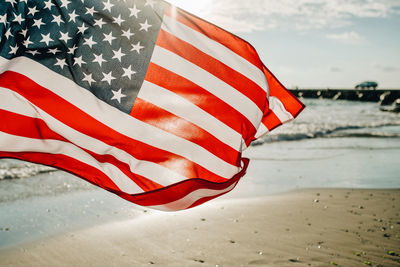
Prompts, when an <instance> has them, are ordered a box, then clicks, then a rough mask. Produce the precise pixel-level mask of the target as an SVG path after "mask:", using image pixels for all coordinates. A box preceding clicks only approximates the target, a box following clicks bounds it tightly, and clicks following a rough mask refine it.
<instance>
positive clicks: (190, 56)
mask: <svg viewBox="0 0 400 267" xmlns="http://www.w3.org/2000/svg"><path fill="white" fill-rule="evenodd" d="M156 44H157V45H158V46H161V47H163V48H165V49H167V50H169V51H171V52H173V53H175V54H177V55H179V56H180V57H182V58H185V59H186V60H188V61H190V62H192V63H193V64H195V65H197V66H199V67H201V68H202V69H204V70H206V71H207V72H209V73H211V74H212V75H214V76H216V77H217V78H219V79H220V80H222V81H224V82H225V83H227V84H229V85H230V86H232V87H233V88H235V89H236V90H238V91H239V92H241V93H242V94H243V95H245V96H246V97H248V98H249V99H251V100H252V101H253V102H254V103H255V104H256V105H257V106H258V108H259V109H260V110H262V111H263V110H264V109H265V106H266V103H267V93H266V92H265V91H264V89H262V88H261V87H260V86H258V85H257V84H256V83H255V82H253V81H252V80H250V79H248V78H247V77H245V76H243V75H242V74H241V73H239V72H237V71H235V70H233V69H232V68H230V67H228V66H227V65H225V64H223V63H221V62H220V61H218V60H216V59H215V58H213V57H211V56H209V55H208V54H206V53H204V52H202V51H200V50H199V49H197V48H196V47H194V46H192V45H191V44H188V43H187V42H185V41H183V40H181V39H179V38H177V37H175V36H174V35H172V34H170V33H168V32H166V31H164V30H161V31H160V33H159V35H158V39H157V42H156Z"/></svg>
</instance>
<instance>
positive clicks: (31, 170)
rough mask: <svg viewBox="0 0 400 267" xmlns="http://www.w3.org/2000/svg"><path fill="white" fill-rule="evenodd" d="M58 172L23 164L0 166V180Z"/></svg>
mask: <svg viewBox="0 0 400 267" xmlns="http://www.w3.org/2000/svg"><path fill="white" fill-rule="evenodd" d="M54 171H58V170H57V169H54V168H51V167H47V166H43V165H34V164H25V165H17V166H9V165H5V164H3V165H0V180H6V179H17V178H26V177H30V176H35V175H38V174H41V173H49V172H54Z"/></svg>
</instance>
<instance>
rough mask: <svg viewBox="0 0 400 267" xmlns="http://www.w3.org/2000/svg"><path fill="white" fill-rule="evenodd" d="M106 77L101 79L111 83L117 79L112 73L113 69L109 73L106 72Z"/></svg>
mask: <svg viewBox="0 0 400 267" xmlns="http://www.w3.org/2000/svg"><path fill="white" fill-rule="evenodd" d="M103 75H104V78H103V79H102V80H101V81H102V82H108V84H109V85H111V81H112V80H115V78H114V77H113V76H112V75H111V71H110V72H109V73H107V74H106V73H104V72H103Z"/></svg>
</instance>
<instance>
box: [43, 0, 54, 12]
mask: <svg viewBox="0 0 400 267" xmlns="http://www.w3.org/2000/svg"><path fill="white" fill-rule="evenodd" d="M52 6H54V4H53V3H52V2H51V0H47V1H45V2H44V8H47V9H49V10H51V7H52Z"/></svg>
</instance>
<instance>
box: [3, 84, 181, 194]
mask: <svg viewBox="0 0 400 267" xmlns="http://www.w3.org/2000/svg"><path fill="white" fill-rule="evenodd" d="M0 99H2V100H4V101H3V102H2V104H1V106H0V108H1V109H4V110H7V111H10V112H13V113H17V114H20V115H24V116H27V117H31V118H38V119H42V120H43V121H44V122H45V123H46V124H47V126H48V127H49V128H50V129H51V130H53V131H54V132H56V133H58V134H60V135H62V136H63V137H64V138H65V139H67V140H68V141H70V142H71V143H73V144H76V145H77V146H79V147H82V148H84V149H86V150H89V151H92V152H94V153H96V154H99V155H112V156H114V157H115V158H116V159H117V160H119V161H121V162H124V163H126V164H128V165H129V168H130V170H131V172H132V173H135V174H138V175H141V176H144V177H146V178H148V179H150V180H152V181H154V182H156V183H158V184H160V185H164V186H166V185H170V184H173V183H176V182H180V181H183V180H186V179H187V177H184V176H182V175H180V174H178V173H176V172H174V171H171V170H169V169H167V168H165V167H163V166H161V165H158V164H156V163H153V162H150V161H143V160H138V159H136V158H134V157H132V156H131V155H130V154H128V153H126V152H125V151H123V150H121V149H118V148H116V147H112V146H109V145H108V144H106V143H104V142H102V141H100V140H98V139H96V138H92V137H90V136H88V135H85V134H83V133H81V132H79V131H76V130H75V129H73V128H71V127H69V126H67V125H65V124H63V123H62V122H60V121H59V120H57V119H55V118H53V117H52V116H50V115H49V114H47V113H46V112H44V111H43V110H41V109H40V108H39V107H37V106H35V105H34V104H32V103H31V102H29V101H28V100H27V99H26V98H24V97H23V96H21V95H19V94H17V93H16V92H14V91H12V90H9V89H6V88H2V87H0ZM110 179H114V178H113V177H110Z"/></svg>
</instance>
